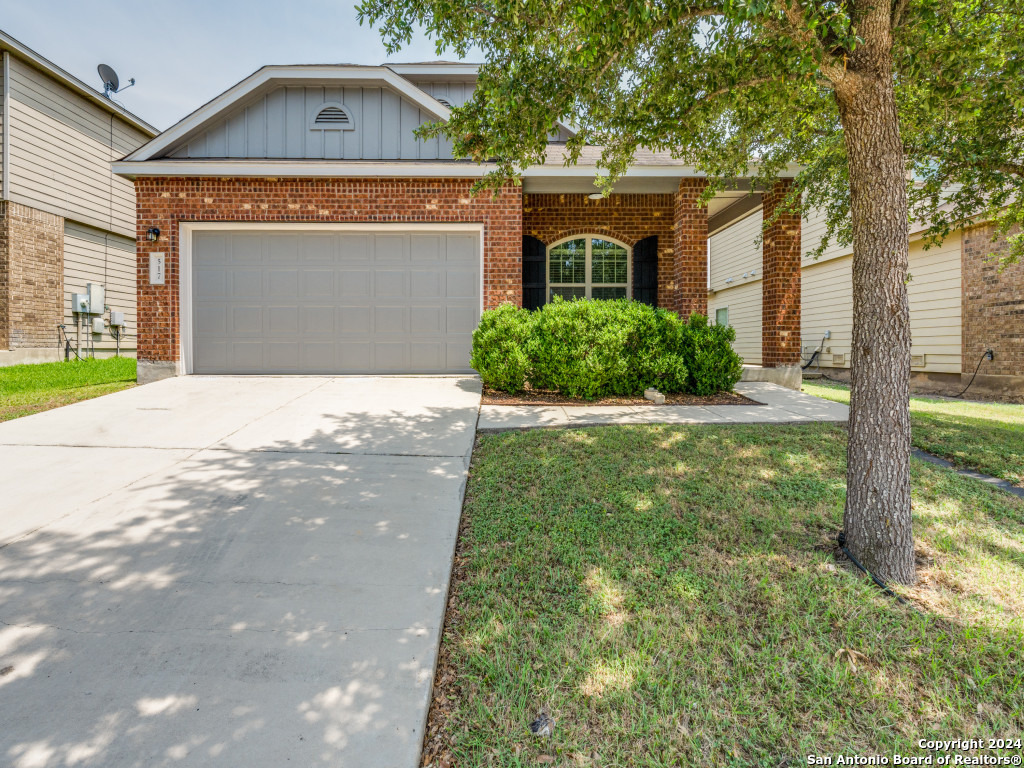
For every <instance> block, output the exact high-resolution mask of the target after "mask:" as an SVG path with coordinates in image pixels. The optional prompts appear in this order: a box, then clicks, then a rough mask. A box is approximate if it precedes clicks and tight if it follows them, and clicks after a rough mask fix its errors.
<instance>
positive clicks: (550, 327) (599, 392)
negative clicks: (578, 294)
mask: <svg viewBox="0 0 1024 768" xmlns="http://www.w3.org/2000/svg"><path fill="white" fill-rule="evenodd" d="M730 334H731V335H730ZM734 335H735V334H734V332H733V331H732V330H731V329H724V328H716V327H715V326H709V325H708V324H707V319H706V318H704V317H703V316H700V315H695V316H693V317H692V318H691V319H690V320H689V321H684V320H681V319H680V318H679V317H678V316H676V315H675V314H673V313H672V312H667V311H665V310H662V309H654V308H652V307H649V306H647V305H646V304H640V303H638V302H634V301H627V300H624V299H623V300H616V301H563V300H562V299H560V298H557V297H556V298H555V300H554V301H553V302H552V303H550V304H546V305H545V306H543V307H542V308H541V309H539V310H536V311H533V312H531V311H529V310H525V309H520V308H518V307H514V306H511V305H504V306H501V307H498V308H497V309H494V310H489V311H487V312H484V315H483V318H482V319H481V321H480V326H479V327H478V328H477V330H476V331H475V332H474V334H473V355H472V359H471V360H472V365H473V367H474V368H475V369H476V370H477V371H478V372H479V373H480V376H481V378H482V379H483V382H484V384H485V385H486V386H488V387H491V388H494V389H499V390H503V391H506V392H512V393H515V392H519V391H521V390H522V389H523V387H524V386H525V384H526V383H527V382H529V384H530V386H531V387H533V388H534V389H542V390H550V391H555V392H560V393H562V394H564V395H567V396H569V397H580V398H587V399H593V398H598V397H606V396H610V395H639V394H642V393H643V391H644V389H646V388H647V387H657V388H658V389H659V390H660V391H662V392H665V393H673V392H687V391H692V392H695V393H698V394H711V393H713V392H717V391H721V390H729V389H732V386H733V384H735V383H736V382H737V381H738V380H739V371H740V359H739V357H738V356H737V355H736V353H735V352H733V351H732V348H731V347H730V345H729V341H730V340H731V339H732V338H733V337H734ZM723 342H724V343H723ZM691 366H694V367H693V368H691Z"/></svg>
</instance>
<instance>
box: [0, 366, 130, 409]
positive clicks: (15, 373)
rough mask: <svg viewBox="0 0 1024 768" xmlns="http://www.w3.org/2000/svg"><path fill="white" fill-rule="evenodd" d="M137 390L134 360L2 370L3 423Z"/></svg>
mask: <svg viewBox="0 0 1024 768" xmlns="http://www.w3.org/2000/svg"><path fill="white" fill-rule="evenodd" d="M132 386H135V360H134V359H133V358H130V357H114V358H109V359H106V360H75V361H72V362H68V363H38V364H35V365H12V366H8V367H6V368H0V421H9V420H10V419H16V418H18V417H19V416H28V415H29V414H32V413H39V412H40V411H48V410H50V409H51V408H57V407H59V406H62V405H67V404H68V403H76V402H78V401H79V400H88V399H89V398H92V397H99V396H100V395H106V394H109V393H111V392H117V391H118V390H122V389H127V388H128V387H132Z"/></svg>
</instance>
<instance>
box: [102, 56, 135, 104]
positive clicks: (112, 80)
mask: <svg viewBox="0 0 1024 768" xmlns="http://www.w3.org/2000/svg"><path fill="white" fill-rule="evenodd" d="M96 71H97V72H99V73H100V80H102V81H103V95H104V96H106V97H107V98H108V99H109V98H110V94H112V93H117V92H118V91H120V90H121V81H120V80H119V79H118V77H117V72H115V71H114V68H113V67H110V66H107V65H106V64H100V65H99V66H98V67H96ZM133 85H135V78H134V77H133V78H131V79H130V80H129V81H128V85H126V86H125V88H131V87H132V86H133Z"/></svg>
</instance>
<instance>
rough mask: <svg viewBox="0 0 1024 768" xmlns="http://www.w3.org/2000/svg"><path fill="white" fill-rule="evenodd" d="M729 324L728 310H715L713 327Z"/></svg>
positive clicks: (725, 308)
mask: <svg viewBox="0 0 1024 768" xmlns="http://www.w3.org/2000/svg"><path fill="white" fill-rule="evenodd" d="M728 324H729V308H728V307H720V308H719V309H716V310H715V325H728Z"/></svg>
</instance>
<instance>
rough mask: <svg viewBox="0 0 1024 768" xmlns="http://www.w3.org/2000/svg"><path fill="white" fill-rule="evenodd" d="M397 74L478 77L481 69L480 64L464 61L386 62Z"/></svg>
mask: <svg viewBox="0 0 1024 768" xmlns="http://www.w3.org/2000/svg"><path fill="white" fill-rule="evenodd" d="M384 66H385V67H387V68H388V69H390V70H391V71H392V72H394V73H395V74H397V75H423V76H429V75H456V76H457V75H466V76H468V77H476V76H477V73H478V72H479V70H480V65H479V64H467V63H466V62H463V61H452V62H437V63H433V64H431V63H429V62H427V63H423V64H385V65H384Z"/></svg>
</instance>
